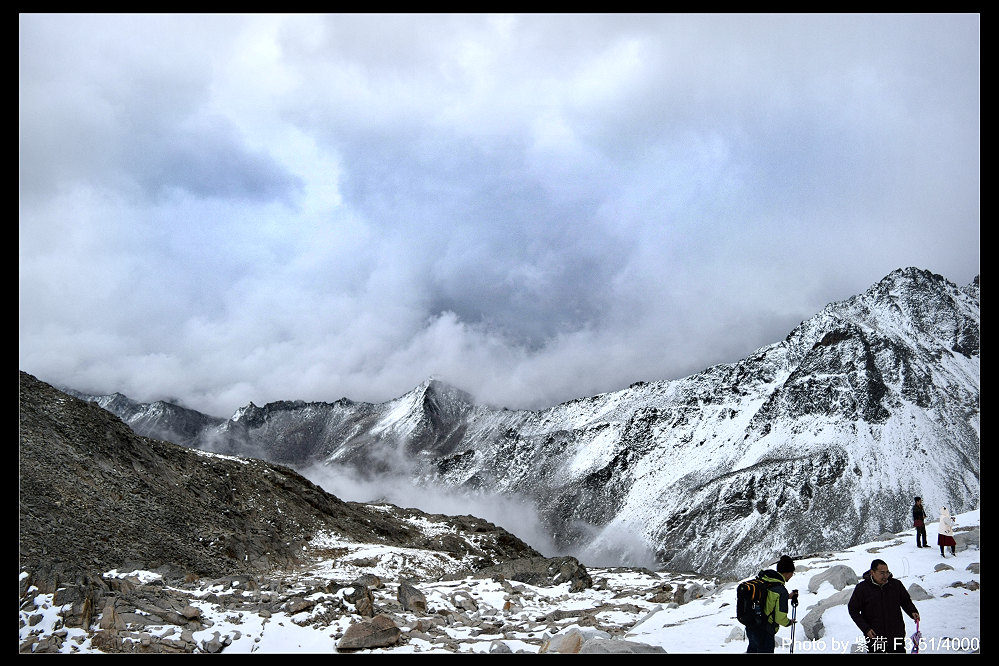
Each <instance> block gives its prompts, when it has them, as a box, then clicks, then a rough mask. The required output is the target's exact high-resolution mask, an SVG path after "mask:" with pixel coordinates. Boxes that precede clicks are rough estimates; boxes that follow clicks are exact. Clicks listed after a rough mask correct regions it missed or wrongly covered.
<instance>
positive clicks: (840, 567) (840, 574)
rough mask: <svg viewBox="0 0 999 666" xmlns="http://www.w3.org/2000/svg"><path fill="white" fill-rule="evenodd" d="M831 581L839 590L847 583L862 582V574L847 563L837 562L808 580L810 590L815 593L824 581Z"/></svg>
mask: <svg viewBox="0 0 999 666" xmlns="http://www.w3.org/2000/svg"><path fill="white" fill-rule="evenodd" d="M826 582H828V583H830V584H831V585H832V586H833V587H834V588H836V589H837V590H842V589H843V588H844V587H846V586H847V585H856V584H857V583H859V582H860V576H858V575H857V572H856V571H854V570H853V569H852V568H850V567H848V566H846V565H845V564H837V565H836V566H833V567H829V568H828V569H826V570H825V571H823V572H822V573H820V574H819V575H817V576H813V577H812V579H811V580H810V581H808V591H809V592H811V593H812V594H815V593H816V592H818V591H819V587H821V586H822V583H826Z"/></svg>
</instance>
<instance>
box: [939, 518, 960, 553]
mask: <svg viewBox="0 0 999 666" xmlns="http://www.w3.org/2000/svg"><path fill="white" fill-rule="evenodd" d="M956 522H957V520H956V519H955V518H954V517H953V516H951V515H950V511H948V510H947V507H945V506H942V507H940V525H939V527H937V545H938V546H940V556H941V557H947V555H945V554H944V546H950V554H951V555H954V556H956V555H957V542H956V541H954V523H956Z"/></svg>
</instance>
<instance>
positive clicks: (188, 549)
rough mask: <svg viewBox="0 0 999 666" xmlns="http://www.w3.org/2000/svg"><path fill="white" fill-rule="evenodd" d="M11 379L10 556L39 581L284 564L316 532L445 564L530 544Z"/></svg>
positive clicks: (484, 559) (211, 572)
mask: <svg viewBox="0 0 999 666" xmlns="http://www.w3.org/2000/svg"><path fill="white" fill-rule="evenodd" d="M19 389H20V391H19V406H20V412H19V451H18V452H19V457H18V480H19V484H18V485H19V488H18V490H19V497H18V502H19V511H18V518H19V525H18V527H19V534H18V537H19V538H18V546H19V553H18V565H19V567H20V571H22V572H29V573H30V575H31V577H32V579H33V580H34V581H36V583H39V584H42V585H43V586H44V587H52V586H54V585H56V584H57V583H58V581H60V580H72V579H75V578H78V577H80V576H88V575H92V574H93V573H94V572H100V571H107V570H109V569H115V568H120V567H123V566H126V565H127V566H133V567H134V566H141V567H146V568H159V567H167V568H168V569H170V570H171V571H173V572H180V574H181V575H185V574H190V575H192V576H195V577H204V576H223V575H237V574H250V573H260V572H266V571H270V570H273V569H276V568H289V567H294V566H295V565H296V564H297V563H299V562H300V561H301V560H302V559H303V557H305V556H306V555H307V554H308V553H307V552H306V551H307V550H308V548H309V544H310V543H312V542H314V541H315V540H316V539H317V538H319V537H320V536H323V535H325V538H327V539H336V538H340V539H345V540H348V541H352V542H363V543H375V544H385V545H391V546H395V547H399V548H411V549H414V550H427V551H432V552H437V553H440V554H441V555H442V557H441V561H442V562H443V561H444V560H448V559H449V560H453V562H452V563H451V564H450V565H448V566H446V567H445V569H446V570H454V569H458V568H465V569H471V570H475V569H480V568H482V567H485V566H492V565H495V564H498V563H501V562H505V561H507V560H510V559H515V558H523V557H537V556H539V555H540V554H539V553H538V552H537V551H535V550H534V549H532V548H531V547H529V546H528V545H527V544H525V543H524V542H522V541H520V540H519V539H517V538H516V537H515V536H513V535H512V534H510V533H508V532H506V531H505V530H502V529H500V528H498V527H496V526H495V525H493V524H491V523H488V522H486V521H484V520H481V519H478V518H475V517H473V516H460V517H446V516H439V515H429V514H424V513H422V512H419V511H416V510H413V509H399V508H397V507H379V508H372V507H370V506H367V505H364V504H357V503H354V502H344V501H341V500H339V499H338V498H336V497H334V496H333V495H330V494H329V493H327V492H325V491H324V490H322V489H321V488H319V487H318V486H316V485H315V484H313V483H312V482H310V481H308V480H307V479H305V478H303V477H302V476H301V475H299V474H298V473H297V472H295V471H294V470H292V469H290V468H287V467H283V466H280V465H275V464H272V463H266V462H263V461H260V460H254V459H248V458H235V457H228V456H221V455H218V454H212V453H207V452H204V451H200V450H196V449H188V448H184V447H181V446H178V445H176V444H172V443H169V442H163V441H158V440H153V439H149V438H146V437H141V436H139V435H136V434H135V433H134V432H133V431H132V430H130V429H129V428H128V427H126V426H125V424H124V423H122V422H121V421H120V420H119V419H118V418H117V417H115V416H114V415H112V414H110V413H109V412H107V411H106V410H104V409H101V408H99V407H98V406H97V405H95V404H92V403H88V402H85V401H83V400H79V399H77V398H74V397H72V396H69V395H67V394H64V393H62V392H60V391H58V390H56V389H55V388H53V387H51V386H49V385H48V384H45V383H44V382H40V381H38V380H37V379H36V378H34V377H32V376H31V375H28V374H26V373H23V372H22V373H21V374H20V382H19ZM426 525H436V526H437V527H438V529H434V530H430V531H429V533H428V530H427V529H423V528H422V526H426ZM442 566H443V565H442Z"/></svg>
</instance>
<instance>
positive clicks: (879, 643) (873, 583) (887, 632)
mask: <svg viewBox="0 0 999 666" xmlns="http://www.w3.org/2000/svg"><path fill="white" fill-rule="evenodd" d="M847 609H849V611H850V617H851V618H853V621H854V623H855V624H856V625H857V626H858V627H859V628H860V631H861V632H863V634H864V638H865V639H866V640H867V651H868V652H872V653H899V652H900V653H904V652H905V620H904V619H903V618H902V611H905V612H906V613H908V614H909V617H911V618H912V619H913V620H915V621H916V622H919V611H917V610H916V606H915V604H913V603H912V598H910V597H909V593H908V592H907V591H906V589H905V586H904V585H902V581H900V580H898V579H897V578H892V575H891V572H890V571H888V565H887V564H885V562H884V560H874V561H873V562H871V570H870V571H868V572H866V573H865V574H864V580H862V581H860V582H859V583H857V587H855V588H854V589H853V596H851V597H850V603H849V604H847Z"/></svg>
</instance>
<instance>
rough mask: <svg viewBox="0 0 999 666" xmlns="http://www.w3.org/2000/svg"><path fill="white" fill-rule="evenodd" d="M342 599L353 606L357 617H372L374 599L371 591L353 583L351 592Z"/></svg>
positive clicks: (373, 613)
mask: <svg viewBox="0 0 999 666" xmlns="http://www.w3.org/2000/svg"><path fill="white" fill-rule="evenodd" d="M343 598H344V599H346V600H347V601H349V602H350V603H352V604H354V609H355V611H356V612H357V614H358V615H363V616H364V617H374V615H375V598H374V595H372V593H371V590H369V589H368V588H367V587H365V586H364V585H359V584H357V583H355V584H354V587H353V588H352V589H351V591H350V592H347V593H346V594H345V595H344V597H343Z"/></svg>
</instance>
